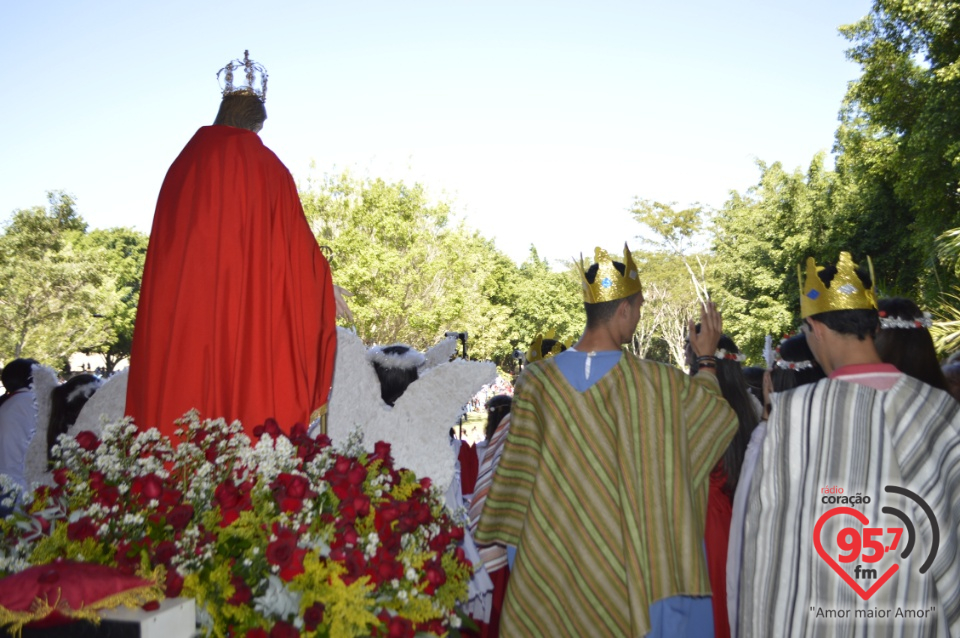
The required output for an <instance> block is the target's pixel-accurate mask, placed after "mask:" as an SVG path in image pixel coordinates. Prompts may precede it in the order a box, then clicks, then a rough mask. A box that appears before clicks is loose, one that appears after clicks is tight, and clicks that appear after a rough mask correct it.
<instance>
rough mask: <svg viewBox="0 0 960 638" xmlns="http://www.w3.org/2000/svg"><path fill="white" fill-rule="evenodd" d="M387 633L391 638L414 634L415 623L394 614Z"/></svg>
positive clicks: (401, 637)
mask: <svg viewBox="0 0 960 638" xmlns="http://www.w3.org/2000/svg"><path fill="white" fill-rule="evenodd" d="M387 632H388V633H387V635H388V636H389V637H390V638H406V637H407V636H412V635H413V623H412V622H410V621H409V620H407V619H406V618H401V617H400V616H394V617H393V618H391V619H390V622H389V623H388V624H387Z"/></svg>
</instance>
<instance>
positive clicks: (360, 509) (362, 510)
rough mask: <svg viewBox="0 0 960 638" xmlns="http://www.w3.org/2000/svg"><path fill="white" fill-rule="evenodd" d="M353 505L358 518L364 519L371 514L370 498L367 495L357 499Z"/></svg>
mask: <svg viewBox="0 0 960 638" xmlns="http://www.w3.org/2000/svg"><path fill="white" fill-rule="evenodd" d="M352 505H353V509H354V511H356V513H357V518H364V517H365V516H367V515H368V514H369V513H370V497H369V496H367V495H363V496H357V497H355V498H354V499H353V503H352Z"/></svg>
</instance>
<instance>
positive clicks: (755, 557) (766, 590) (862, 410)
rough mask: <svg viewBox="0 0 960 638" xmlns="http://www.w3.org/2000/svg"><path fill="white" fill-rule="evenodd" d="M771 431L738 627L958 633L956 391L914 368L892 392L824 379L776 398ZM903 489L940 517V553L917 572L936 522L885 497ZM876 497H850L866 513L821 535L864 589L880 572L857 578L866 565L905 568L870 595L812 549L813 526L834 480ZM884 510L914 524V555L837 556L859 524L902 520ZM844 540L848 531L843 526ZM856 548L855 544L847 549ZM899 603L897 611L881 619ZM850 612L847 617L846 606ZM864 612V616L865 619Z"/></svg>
mask: <svg viewBox="0 0 960 638" xmlns="http://www.w3.org/2000/svg"><path fill="white" fill-rule="evenodd" d="M772 405H773V409H772V413H771V418H770V421H769V423H768V425H767V435H766V438H765V440H764V443H763V448H762V450H761V452H760V457H759V459H758V461H757V467H756V470H755V473H754V477H753V482H752V484H751V487H750V492H749V500H748V502H747V517H746V521H745V524H744V539H743V554H742V555H743V564H742V566H741V571H740V603H739V613H738V619H737V621H736V622H737V624H738V625H739V633H738V635H739V636H741V637H750V636H758V637H759V636H763V637H766V636H841V637H855V636H863V637H864V638H866V637H868V636H869V637H871V638H872V637H874V636H879V637H886V636H889V637H894V636H910V637H914V636H950V635H953V636H958V635H960V561H958V553H957V550H958V541H960V539H958V532H960V404H958V403H957V402H956V401H954V400H953V399H952V398H951V397H950V396H949V395H948V394H947V393H945V392H942V391H940V390H936V389H934V388H931V387H930V386H928V385H925V384H923V383H921V382H919V381H917V380H915V379H913V378H911V377H908V376H906V375H904V376H903V378H902V379H901V380H900V381H898V382H897V383H896V385H894V386H893V387H892V388H891V389H890V390H885V391H881V390H875V389H873V388H869V387H866V386H863V385H859V384H856V383H850V382H846V381H840V380H829V379H825V380H823V381H820V382H819V383H817V384H815V385H809V386H803V387H801V388H797V389H796V390H793V391H791V392H786V393H782V394H778V395H774V397H773V404H772ZM887 485H892V486H898V487H904V488H906V489H908V490H911V491H913V492H914V493H916V494H918V495H919V496H920V497H921V498H923V499H924V500H925V501H926V502H927V504H928V505H929V506H930V507H931V508H932V510H933V513H934V514H935V515H936V518H937V522H938V525H939V534H940V541H939V549H938V551H937V555H936V559H935V560H934V562H933V564H932V566H931V567H930V569H929V571H927V572H926V574H920V573H919V569H920V567H921V566H922V564H923V563H924V561H925V560H926V559H927V556H928V555H929V553H930V550H931V545H932V528H931V525H930V521H929V519H928V517H927V516H926V514H925V513H924V512H923V510H922V509H921V508H920V506H919V505H917V504H916V503H915V502H914V501H912V500H911V499H909V498H907V497H904V496H900V495H896V494H891V493H887V492H886V491H885V490H884V488H885V487H886V486H887ZM833 486H836V487H838V488H842V489H843V495H845V496H847V497H850V496H856V495H857V494H860V495H864V496H867V495H868V496H869V497H870V500H871V502H870V503H869V504H856V505H846V507H851V508H853V509H855V510H858V511H860V512H862V513H863V514H864V515H865V516H866V517H867V519H868V521H869V523H868V524H866V525H865V524H863V523H862V522H860V521H857V520H856V518H854V517H853V516H852V515H848V514H843V515H834V516H833V517H832V518H829V520H827V522H826V523H825V524H824V526H823V529H822V530H821V532H820V534H819V538H820V542H821V546H822V548H823V549H824V551H825V552H826V553H827V554H828V555H829V556H831V557H832V559H834V560H835V562H836V564H837V565H838V566H839V568H840V569H844V571H846V572H847V573H848V574H849V575H850V576H851V577H852V578H853V579H854V580H855V582H857V583H858V584H860V585H861V587H862V588H863V590H865V591H868V590H869V588H870V586H871V585H872V584H873V583H874V582H876V580H875V579H864V578H860V579H858V578H857V574H856V571H855V569H856V566H860V567H861V568H870V569H876V570H877V577H878V578H879V577H880V576H882V575H883V574H884V573H886V571H887V570H889V569H891V567H892V565H894V564H897V565H898V570H897V571H896V572H894V573H893V575H892V576H891V577H890V579H889V580H888V581H887V582H886V583H885V584H883V585H882V586H881V587H880V588H879V589H878V590H877V591H876V592H875V593H873V594H872V595H871V596H870V597H869V598H868V599H867V600H863V598H862V597H861V596H860V595H858V594H857V593H855V592H854V590H853V589H852V588H851V587H850V585H848V584H847V583H846V582H845V581H844V580H843V579H842V578H841V576H840V575H839V574H838V573H837V572H836V571H835V570H834V568H832V567H831V566H830V565H828V563H827V562H826V561H825V560H824V559H822V558H821V556H820V554H819V553H818V552H817V550H816V549H815V546H814V529H815V525H816V523H817V521H818V519H820V517H821V516H823V515H824V513H826V512H827V511H828V510H831V509H833V508H835V507H843V506H845V505H843V504H836V503H824V502H823V499H824V497H825V496H833V495H828V494H824V493H823V490H824V488H831V487H833ZM884 507H892V508H896V509H898V510H900V511H902V512H904V513H905V514H906V515H907V517H909V518H910V519H911V521H912V522H913V524H914V525H915V527H916V542H915V546H914V547H913V550H912V553H911V554H910V556H909V557H908V558H907V559H902V558H901V550H904V549H905V546H906V543H907V532H906V530H905V531H904V532H903V537H902V538H901V540H900V543H899V545H898V547H897V548H896V550H894V551H889V552H884V554H883V559H882V560H880V561H879V562H875V563H868V562H867V561H865V560H863V558H864V555H865V554H870V553H873V552H872V551H871V550H868V549H865V550H863V551H864V553H861V554H860V557H859V559H857V560H855V561H853V562H850V563H841V562H840V561H839V554H840V547H839V546H838V544H837V538H838V535H839V534H840V532H841V530H842V529H844V528H846V527H852V528H854V529H856V530H857V531H858V533H862V531H863V528H865V527H868V526H869V527H874V528H882V532H883V535H882V536H880V537H879V538H880V539H881V540H882V542H883V543H884V545H885V546H887V547H889V546H890V545H891V544H892V540H893V536H892V535H891V534H889V533H887V528H890V527H904V524H903V523H902V522H901V521H900V520H899V519H898V518H896V517H895V516H893V515H891V514H888V513H884V512H883V511H882V509H883V508H884ZM844 534H845V538H849V537H848V536H846V532H844ZM843 553H844V554H846V553H848V550H846V549H845V550H843ZM934 607H935V608H936V609H935V611H933V612H932V613H930V614H928V617H927V618H925V619H923V620H918V619H912V618H907V619H904V618H902V617H901V618H898V617H896V613H897V610H898V609H901V610H911V611H915V610H921V609H930V608H934ZM877 610H880V611H885V610H886V611H889V612H890V618H887V619H879V618H877V617H871V616H870V612H871V611H873V612H874V614H876V611H877ZM837 612H839V614H842V615H843V617H838V613H837ZM858 612H859V616H858Z"/></svg>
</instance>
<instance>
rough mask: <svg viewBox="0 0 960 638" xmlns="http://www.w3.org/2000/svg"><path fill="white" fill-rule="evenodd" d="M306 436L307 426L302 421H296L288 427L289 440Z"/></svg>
mask: <svg viewBox="0 0 960 638" xmlns="http://www.w3.org/2000/svg"><path fill="white" fill-rule="evenodd" d="M305 436H307V426H305V425H304V424H303V423H300V422H299V421H297V422H296V423H294V424H293V427H292V428H290V440H291V441H296V440H298V439H300V438H303V437H305Z"/></svg>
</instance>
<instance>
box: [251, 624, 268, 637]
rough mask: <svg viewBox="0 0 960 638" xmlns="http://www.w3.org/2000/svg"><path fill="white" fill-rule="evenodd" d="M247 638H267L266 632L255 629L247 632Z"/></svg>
mask: <svg viewBox="0 0 960 638" xmlns="http://www.w3.org/2000/svg"><path fill="white" fill-rule="evenodd" d="M247 638H269V636H268V635H267V632H266V630H264V629H261V628H260V627H257V628H256V629H251V630H249V631H248V632H247Z"/></svg>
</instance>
